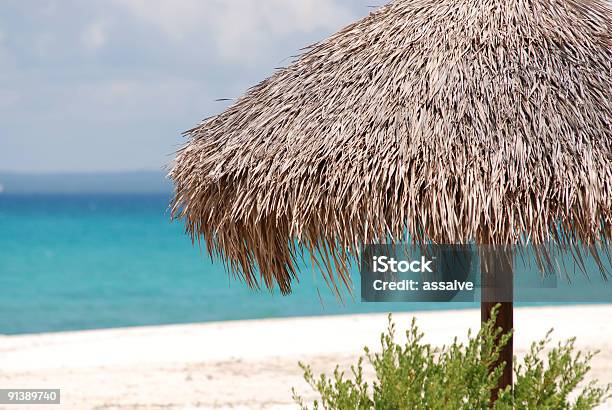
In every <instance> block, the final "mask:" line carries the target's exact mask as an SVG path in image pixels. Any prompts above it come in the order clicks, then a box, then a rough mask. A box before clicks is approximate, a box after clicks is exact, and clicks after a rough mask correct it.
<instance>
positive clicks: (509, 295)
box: [480, 245, 514, 402]
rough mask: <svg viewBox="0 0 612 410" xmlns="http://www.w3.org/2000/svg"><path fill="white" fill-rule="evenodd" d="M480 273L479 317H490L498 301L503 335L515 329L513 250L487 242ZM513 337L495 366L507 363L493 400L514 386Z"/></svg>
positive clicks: (498, 325) (497, 322) (496, 322)
mask: <svg viewBox="0 0 612 410" xmlns="http://www.w3.org/2000/svg"><path fill="white" fill-rule="evenodd" d="M480 255H481V262H480V276H481V302H480V316H481V320H482V322H483V323H484V322H486V321H487V320H489V318H490V317H491V309H492V308H493V307H494V306H495V305H497V304H499V305H500V307H499V310H498V312H497V319H496V321H495V324H496V327H501V328H502V334H506V333H508V332H510V331H511V330H512V329H513V325H514V324H513V302H512V300H513V296H514V292H513V275H512V251H511V250H502V249H501V248H500V247H498V246H494V245H484V246H483V247H482V249H481V253H480ZM512 355H513V345H512V338H511V339H510V340H509V341H508V343H507V344H506V346H505V347H504V348H503V349H502V351H501V354H500V356H499V358H498V361H497V362H496V363H495V364H494V367H497V366H499V364H500V363H502V362H505V363H506V366H505V367H504V371H503V373H502V375H501V377H500V378H499V380H498V385H497V387H498V388H497V389H495V390H494V391H493V392H492V395H491V401H492V402H494V401H495V400H497V398H498V395H499V390H500V389H505V388H506V387H507V386H512Z"/></svg>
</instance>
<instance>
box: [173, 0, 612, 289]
mask: <svg viewBox="0 0 612 410" xmlns="http://www.w3.org/2000/svg"><path fill="white" fill-rule="evenodd" d="M611 16H612V11H611V9H610V6H609V4H606V3H604V2H603V1H600V0H588V1H578V0H478V1H474V0H472V1H468V0H459V1H457V0H397V1H395V2H393V3H391V4H389V5H386V6H384V7H382V8H380V9H379V10H377V11H375V12H373V13H371V14H370V15H369V16H368V17H366V18H364V19H362V20H361V21H359V22H357V23H355V24H352V25H350V26H348V27H346V28H344V29H343V30H341V31H340V32H339V33H337V34H335V35H333V36H331V37H330V38H329V39H327V40H325V41H322V42H320V43H318V44H315V45H313V46H311V47H310V48H308V49H307V50H306V52H305V54H303V55H302V56H301V57H299V59H298V60H297V61H295V62H294V63H293V64H292V65H290V66H289V67H287V68H284V69H281V70H279V71H277V72H276V73H275V74H274V75H273V76H272V77H270V78H268V79H266V80H264V81H263V82H262V83H260V84H259V85H257V86H255V87H253V88H251V89H250V90H248V92H247V93H246V95H245V96H244V97H242V98H240V99H239V100H237V101H236V102H235V104H233V105H232V106H231V107H229V108H228V109H227V110H226V111H224V112H223V113H221V114H219V115H217V116H215V117H212V118H210V119H208V120H206V121H204V122H203V123H202V124H200V125H199V126H198V127H196V128H194V129H192V130H190V131H188V132H187V135H188V136H189V138H190V140H189V143H188V144H187V145H186V146H185V147H184V148H183V149H181V150H180V151H179V152H178V154H177V157H176V162H175V164H174V167H173V169H172V171H171V173H170V176H171V178H172V179H173V180H174V181H175V184H176V187H175V188H176V191H175V199H174V203H173V213H174V215H175V216H176V217H179V218H184V220H185V223H186V227H187V231H188V232H189V233H190V234H191V235H192V237H193V238H194V239H195V238H200V237H201V238H202V239H204V241H205V242H206V245H207V248H208V250H209V251H210V252H211V253H212V254H213V255H217V256H221V257H222V258H224V259H226V260H227V261H228V262H229V264H230V268H231V270H232V271H234V272H236V273H237V274H238V275H240V276H242V277H243V279H244V280H246V282H247V283H248V284H249V285H250V286H255V287H258V286H259V285H260V283H261V282H263V284H265V286H267V287H269V288H272V287H273V286H274V284H275V283H277V284H278V286H279V287H280V290H281V291H282V292H283V293H286V292H289V291H290V290H291V281H292V279H294V278H296V267H295V266H296V265H295V260H296V259H295V258H296V257H297V256H299V255H300V253H301V251H302V249H305V250H307V251H309V252H310V253H311V254H312V255H318V257H317V261H318V263H320V264H321V265H320V269H321V270H322V272H324V274H325V275H326V278H327V279H328V280H329V281H330V284H331V285H332V286H335V283H336V282H335V279H334V278H335V276H334V271H335V274H336V275H337V277H339V278H340V279H341V280H342V281H344V282H346V283H348V282H349V281H350V278H349V276H348V264H349V260H350V258H351V257H353V256H356V255H357V254H358V252H359V248H360V245H361V244H363V243H372V242H376V241H381V240H385V239H388V238H393V239H395V240H398V241H399V240H402V238H404V237H405V235H406V233H408V234H409V236H410V239H411V240H413V241H415V242H417V243H421V242H426V241H434V242H437V243H466V242H469V241H477V242H479V243H517V242H520V241H530V242H531V243H535V244H541V243H546V242H548V241H553V242H554V243H555V244H557V245H559V246H561V247H563V248H567V247H570V248H572V249H573V248H576V247H577V244H578V243H579V242H580V243H582V244H585V245H594V244H602V243H603V245H604V248H607V246H609V245H608V241H609V240H610V238H611V237H612V224H611V222H612V192H611V190H612V167H611V165H610V164H612V98H611V90H612V37H611V32H612V30H611V29H612V17H611ZM296 241H297V242H296ZM577 249H579V247H578V248H577ZM257 269H259V273H257Z"/></svg>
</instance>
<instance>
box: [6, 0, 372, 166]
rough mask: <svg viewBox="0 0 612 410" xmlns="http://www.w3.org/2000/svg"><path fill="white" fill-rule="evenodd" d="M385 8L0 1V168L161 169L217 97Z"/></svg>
mask: <svg viewBox="0 0 612 410" xmlns="http://www.w3.org/2000/svg"><path fill="white" fill-rule="evenodd" d="M382 3H383V2H382V1H381V2H380V3H376V2H373V1H371V0H370V1H367V0H104V1H102V0H100V1H93V0H89V1H78V0H74V1H70V0H57V1H52V0H40V1H23V0H15V1H13V0H8V1H7V0H4V1H3V2H2V6H0V8H1V12H0V170H4V171H7V170H9V171H21V172H60V171H78V172H80V171H107V170H142V169H161V168H162V166H163V165H165V164H167V163H168V162H169V161H170V159H171V156H172V153H173V151H174V150H175V149H176V148H177V147H178V146H179V145H180V144H181V142H182V141H183V139H182V137H180V132H181V131H183V130H186V129H188V128H191V127H192V126H194V125H196V124H197V123H198V122H199V121H200V120H201V119H202V118H204V117H207V116H210V115H213V114H215V113H217V112H219V111H220V110H222V109H223V108H224V107H225V106H226V105H227V103H221V102H215V100H216V99H219V98H235V97H238V96H239V95H240V94H242V92H243V91H244V90H245V89H246V88H247V87H249V86H251V85H253V84H255V83H256V82H257V81H259V80H261V79H263V78H264V77H265V76H267V75H269V74H270V73H271V72H272V70H273V68H274V67H278V66H281V65H287V64H288V63H289V62H290V61H291V56H292V55H295V54H296V53H298V50H299V48H301V47H303V46H305V45H308V44H311V43H313V42H315V41H317V40H320V39H322V38H324V37H326V36H327V35H329V34H331V33H333V32H335V31H337V30H338V29H340V28H341V27H343V26H345V25H346V24H348V23H350V22H351V21H353V20H356V19H358V18H360V17H362V16H364V15H366V14H367V13H369V12H370V11H372V8H371V6H378V5H380V4H382Z"/></svg>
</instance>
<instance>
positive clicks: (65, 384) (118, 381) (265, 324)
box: [0, 305, 612, 409]
mask: <svg viewBox="0 0 612 410" xmlns="http://www.w3.org/2000/svg"><path fill="white" fill-rule="evenodd" d="M413 316H416V318H417V322H418V324H419V326H420V327H421V329H422V330H423V331H425V335H426V340H427V341H429V342H432V343H434V344H439V345H441V344H444V343H449V342H450V341H451V340H452V337H454V336H461V337H463V336H465V334H466V332H467V329H468V328H470V327H471V328H472V329H477V328H478V325H479V317H480V315H479V312H477V311H474V310H461V311H444V312H418V313H414V314H412V313H399V314H395V315H394V318H395V321H396V322H397V324H398V327H399V328H400V329H403V328H405V327H406V325H407V324H409V323H410V321H411V319H412V317H413ZM610 318H612V305H600V306H575V307H546V308H519V309H517V310H516V313H515V323H516V324H517V332H516V338H515V351H516V352H517V354H518V355H521V354H522V353H523V352H525V350H526V349H527V348H528V345H529V343H530V342H531V341H532V340H533V339H536V338H540V337H542V336H543V335H544V333H545V332H546V330H547V329H549V328H551V327H554V328H555V333H554V338H555V340H557V339H566V338H569V337H572V336H577V343H576V344H577V346H578V347H579V348H580V349H584V350H600V351H601V353H600V354H599V355H598V356H596V358H595V360H594V362H593V363H592V364H593V370H592V373H591V375H592V377H595V378H598V379H599V380H600V382H602V383H611V382H612V325H611V324H610V320H611V319H610ZM385 325H386V315H384V314H368V315H350V316H330V317H312V318H290V319H266V320H250V321H235V322H218V323H204V324H190V325H171V326H157V327H141V328H127V329H109V330H93V331H82V332H65V333H52V334H39V335H23V336H21V335H20V336H0V388H61V389H62V405H61V406H40V405H37V406H33V408H35V409H43V408H62V409H193V408H206V409H207V408H240V409H251V408H252V409H271V408H278V409H290V408H294V407H293V405H292V400H291V387H296V389H297V390H298V391H299V392H301V393H304V396H305V397H309V395H311V392H310V390H309V389H308V388H307V386H306V385H305V384H304V382H303V381H302V378H301V370H300V369H299V367H298V366H297V362H298V361H304V362H307V363H310V364H312V365H313V368H314V370H315V371H316V372H321V371H326V372H327V371H330V370H331V369H332V368H333V366H334V365H335V364H336V363H340V364H341V365H348V364H351V363H353V362H354V360H355V359H356V357H357V356H358V355H360V354H361V353H362V351H363V346H364V345H366V344H367V345H369V346H372V347H378V345H379V341H378V336H379V334H380V332H381V331H383V329H384V328H385ZM0 408H1V409H5V408H6V409H9V408H16V409H26V408H28V407H27V406H23V405H19V406H12V407H9V406H4V407H3V406H2V405H0ZM607 408H612V403H611V404H610V405H609V406H608V407H607Z"/></svg>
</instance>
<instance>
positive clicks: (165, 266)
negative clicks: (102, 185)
mask: <svg viewBox="0 0 612 410" xmlns="http://www.w3.org/2000/svg"><path fill="white" fill-rule="evenodd" d="M167 203H168V197H167V196H166V195H55V196H54V195H6V194H4V195H0V334H2V333H3V334H17V333H31V332H49V331H63V330H77V329H91V328H105V327H122V326H138V325H155V324H169V323H187V322H204V321H218V320H232V319H248V318H266V317H283V316H304V315H325V314H346V313H357V312H386V311H401V310H404V311H406V310H427V309H441V308H445V309H449V308H462V307H470V306H475V305H474V304H457V303H453V304H440V303H360V302H359V301H358V297H359V291H358V289H359V278H358V275H357V272H356V270H355V272H354V275H353V277H354V280H355V287H356V289H357V291H356V292H355V293H356V299H357V300H356V301H353V300H351V299H350V298H347V299H348V300H346V301H345V303H344V305H343V304H342V303H341V302H339V301H337V300H336V299H335V298H334V297H333V296H332V294H331V293H330V292H329V291H328V290H327V288H326V285H325V283H324V281H323V279H321V278H319V277H317V276H316V275H313V273H312V272H311V270H310V268H309V267H308V266H307V265H304V267H303V270H302V272H301V275H300V283H299V284H297V285H296V287H295V292H294V293H293V294H292V295H290V296H281V295H280V294H279V293H278V292H276V293H274V294H271V293H269V292H267V291H263V292H259V293H258V292H254V291H250V290H248V289H247V288H246V286H245V285H244V284H242V283H240V282H235V281H231V280H229V279H228V276H227V274H226V272H225V271H224V267H223V264H222V263H221V262H220V261H211V260H210V258H209V257H208V256H207V254H206V253H205V252H200V250H199V249H198V248H197V247H193V246H192V244H191V241H190V239H189V238H188V237H187V236H186V235H185V234H184V231H183V226H182V225H181V223H180V222H170V218H169V215H168V213H167ZM317 289H318V290H319V291H320V295H321V296H319V292H318V291H317Z"/></svg>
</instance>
